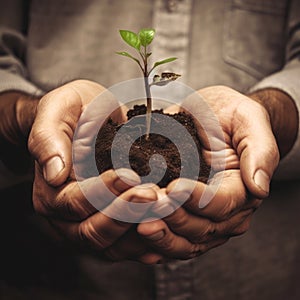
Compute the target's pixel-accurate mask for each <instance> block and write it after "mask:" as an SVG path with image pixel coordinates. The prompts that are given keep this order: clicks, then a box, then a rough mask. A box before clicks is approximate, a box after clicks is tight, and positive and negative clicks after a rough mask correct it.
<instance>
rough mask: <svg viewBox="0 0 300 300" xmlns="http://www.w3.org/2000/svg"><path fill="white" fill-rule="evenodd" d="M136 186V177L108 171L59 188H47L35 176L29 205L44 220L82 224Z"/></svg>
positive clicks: (129, 171)
mask: <svg viewBox="0 0 300 300" xmlns="http://www.w3.org/2000/svg"><path fill="white" fill-rule="evenodd" d="M138 184H140V178H139V176H138V175H137V174H136V173H135V172H134V171H132V170H129V169H118V170H116V171H114V170H108V171H106V172H104V173H102V174H101V175H100V176H98V177H93V178H89V179H86V180H84V181H82V182H77V181H73V182H68V183H67V184H65V185H63V186H62V187H61V188H52V187H51V186H49V185H47V183H46V182H45V181H44V180H43V178H42V176H41V175H40V176H38V173H37V174H36V178H35V184H34V191H33V204H34V207H35V210H36V211H37V212H38V213H40V214H42V215H45V216H48V217H49V216H51V217H56V218H62V219H65V220H78V221H80V220H83V219H86V218H87V217H88V216H90V215H92V214H93V213H95V212H96V211H97V210H101V209H103V208H104V207H106V206H107V205H108V204H109V203H111V202H112V201H113V200H114V199H115V198H116V197H117V196H119V195H120V194H122V193H123V192H125V191H126V190H128V189H129V188H131V187H133V186H136V185H138Z"/></svg>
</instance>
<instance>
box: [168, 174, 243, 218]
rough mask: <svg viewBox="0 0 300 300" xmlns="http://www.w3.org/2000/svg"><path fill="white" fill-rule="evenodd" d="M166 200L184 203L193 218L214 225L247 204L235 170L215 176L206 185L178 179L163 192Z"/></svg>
mask: <svg viewBox="0 0 300 300" xmlns="http://www.w3.org/2000/svg"><path fill="white" fill-rule="evenodd" d="M166 193H167V195H168V197H170V198H171V199H173V200H175V201H177V202H180V203H184V202H185V201H186V202H185V203H184V204H183V206H184V207H185V208H186V209H188V210H190V211H191V212H192V213H193V214H196V215H200V216H205V217H208V218H211V219H212V220H215V221H221V220H226V219H228V218H229V217H230V216H231V215H232V214H233V213H235V212H236V211H239V210H240V208H241V207H243V205H245V203H247V195H246V190H245V187H244V184H243V182H242V180H241V176H240V172H239V170H226V171H223V172H220V173H217V174H216V175H215V176H214V178H213V179H212V181H211V183H210V184H208V185H207V184H204V183H202V182H199V181H193V180H190V179H184V178H181V179H178V180H174V181H173V182H171V183H170V184H169V185H168V186H167V189H166Z"/></svg>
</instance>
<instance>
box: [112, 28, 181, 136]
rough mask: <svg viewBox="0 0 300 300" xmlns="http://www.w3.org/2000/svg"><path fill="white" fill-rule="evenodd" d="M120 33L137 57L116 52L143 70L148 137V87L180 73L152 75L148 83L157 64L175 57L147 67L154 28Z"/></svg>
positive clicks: (150, 100) (149, 104)
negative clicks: (150, 80) (150, 78)
mask: <svg viewBox="0 0 300 300" xmlns="http://www.w3.org/2000/svg"><path fill="white" fill-rule="evenodd" d="M119 32H120V35H121V37H122V39H123V40H124V41H125V42H126V43H127V44H128V45H129V46H131V47H132V48H134V49H135V50H136V51H137V52H138V55H139V56H138V57H135V56H132V55H131V54H129V53H128V52H125V51H121V52H116V53H117V54H119V55H122V56H126V57H129V58H131V59H132V60H134V61H135V62H136V63H137V64H138V66H139V67H140V69H141V71H142V72H143V76H144V85H145V92H146V98H147V112H146V139H148V138H149V134H150V127H151V111H152V96H151V90H150V87H151V86H152V85H158V86H163V85H166V84H168V83H169V82H171V81H174V80H176V79H177V78H178V77H180V75H178V74H175V73H171V72H164V73H162V74H161V75H155V76H154V77H153V81H152V82H151V83H149V76H150V74H151V72H152V71H153V70H154V69H155V68H156V67H158V66H159V65H163V64H166V63H169V62H172V61H174V60H176V59H177V58H176V57H169V58H166V59H163V60H160V61H157V62H155V63H154V64H153V66H151V67H149V65H148V63H149V57H150V56H151V54H152V53H151V52H149V45H150V44H151V42H152V41H153V39H154V35H155V29H152V28H146V29H141V30H140V31H139V32H138V33H134V32H132V31H129V30H120V31H119Z"/></svg>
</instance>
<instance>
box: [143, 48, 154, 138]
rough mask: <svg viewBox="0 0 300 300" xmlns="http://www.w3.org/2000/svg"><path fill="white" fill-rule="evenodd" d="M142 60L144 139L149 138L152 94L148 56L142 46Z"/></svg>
mask: <svg viewBox="0 0 300 300" xmlns="http://www.w3.org/2000/svg"><path fill="white" fill-rule="evenodd" d="M141 56H142V57H143V62H144V84H145V91H146V98H147V111H146V140H148V139H149V135H150V127H151V111H152V96H151V91H150V85H149V72H148V56H147V47H146V46H145V47H144V55H142V53H141Z"/></svg>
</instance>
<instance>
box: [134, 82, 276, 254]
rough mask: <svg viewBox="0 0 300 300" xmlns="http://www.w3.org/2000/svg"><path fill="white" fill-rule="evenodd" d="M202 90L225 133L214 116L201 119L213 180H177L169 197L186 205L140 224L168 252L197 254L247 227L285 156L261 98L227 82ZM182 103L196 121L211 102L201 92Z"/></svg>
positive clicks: (141, 231)
mask: <svg viewBox="0 0 300 300" xmlns="http://www.w3.org/2000/svg"><path fill="white" fill-rule="evenodd" d="M199 93H200V94H201V96H202V97H203V98H204V99H205V103H207V104H208V105H209V107H210V108H211V110H212V112H213V113H214V115H215V116H216V117H217V120H218V121H219V125H220V128H221V134H220V132H218V130H217V129H216V128H215V127H214V125H215V122H214V120H207V122H206V124H205V126H202V124H199V123H198V132H199V136H200V139H201V140H202V143H203V148H204V149H203V155H204V157H205V159H206V161H207V162H208V163H211V162H212V157H213V155H215V161H214V163H215V165H214V166H213V167H215V169H214V170H213V171H214V173H213V176H212V178H210V180H209V182H208V184H204V183H202V182H196V181H192V180H188V179H178V180H176V181H173V182H172V183H170V184H169V186H168V187H167V188H166V190H162V191H161V193H162V195H163V197H165V199H166V200H167V202H170V203H172V201H175V202H176V203H181V204H182V207H180V208H178V209H177V210H175V211H174V212H173V213H172V214H170V215H169V216H167V217H165V218H163V219H162V220H156V221H153V222H150V223H143V224H140V225H139V226H138V232H139V234H140V235H141V236H142V237H143V238H144V239H145V240H146V241H147V243H148V245H149V246H151V247H153V249H155V250H156V251H158V253H161V254H162V255H164V257H165V258H179V259H188V258H192V257H195V256H198V255H200V254H203V253H205V252H207V251H208V250H210V249H211V248H214V247H216V246H219V245H221V244H223V243H225V242H226V241H227V240H228V239H229V238H230V237H232V236H236V235H240V234H242V233H244V232H246V231H247V230H248V228H249V226H250V220H251V217H252V215H253V212H254V211H255V210H256V209H257V208H258V207H259V206H260V204H261V202H262V200H260V199H262V198H265V197H267V196H268V194H269V184H270V180H271V178H272V175H273V172H274V170H275V168H276V167H277V164H278V161H279V153H278V148H277V145H276V141H275V138H274V136H273V133H272V129H271V124H270V120H269V116H268V114H267V112H266V111H265V109H264V108H263V107H262V106H261V105H260V104H258V103H256V102H255V101H253V100H251V99H250V98H248V97H246V96H244V95H242V94H240V93H238V92H236V91H234V90H232V89H230V88H227V87H222V86H217V87H209V88H205V89H203V90H200V91H199ZM182 107H183V110H184V111H185V112H187V113H189V114H191V115H192V116H193V117H194V119H195V120H196V122H197V119H198V120H199V116H201V118H203V116H205V114H203V108H204V107H205V105H203V103H197V97H191V98H189V99H187V100H186V101H184V103H183V105H182ZM202 120H203V119H202ZM203 121H204V122H205V120H203ZM204 128H205V130H204ZM211 141H213V146H212V145H211V143H210V142H211ZM218 159H221V161H218ZM170 200H171V201H170Z"/></svg>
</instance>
